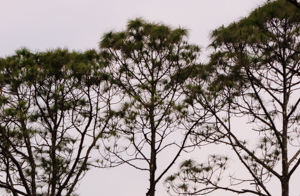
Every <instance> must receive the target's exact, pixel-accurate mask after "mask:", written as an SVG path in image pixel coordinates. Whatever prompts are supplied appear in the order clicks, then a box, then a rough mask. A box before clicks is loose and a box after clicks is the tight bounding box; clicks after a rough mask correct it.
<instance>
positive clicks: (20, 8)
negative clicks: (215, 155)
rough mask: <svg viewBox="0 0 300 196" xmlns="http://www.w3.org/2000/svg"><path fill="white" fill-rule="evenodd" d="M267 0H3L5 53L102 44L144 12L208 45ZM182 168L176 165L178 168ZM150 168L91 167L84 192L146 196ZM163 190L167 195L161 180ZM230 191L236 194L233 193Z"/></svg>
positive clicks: (1, 48)
mask: <svg viewBox="0 0 300 196" xmlns="http://www.w3.org/2000/svg"><path fill="white" fill-rule="evenodd" d="M263 2H264V0H185V1H183V0H151V1H150V0H106V1H104V0H85V1H83V0H82V1H80V0H51V1H50V0H0V28H1V29H0V56H1V57H4V56H7V55H11V54H13V52H14V51H15V50H16V49H19V48H20V47H27V48H29V49H31V50H32V51H44V50H46V49H54V48H57V47H67V48H69V49H71V50H82V51H83V50H86V49H91V48H98V42H99V41H100V38H101V36H102V35H103V34H104V33H105V32H108V31H110V30H122V29H124V28H125V26H126V22H127V21H128V20H129V19H134V18H136V17H143V18H144V19H145V20H148V21H155V22H163V23H165V24H168V25H171V26H173V27H178V26H181V27H185V28H187V29H189V32H190V36H189V37H190V42H192V43H195V44H198V45H200V46H202V47H203V50H205V47H206V46H207V44H208V43H209V39H208V37H209V33H210V31H211V30H213V29H215V28H217V27H219V26H221V25H223V24H225V25H226V24H229V23H230V22H232V21H234V20H238V19H239V18H241V17H243V16H246V15H247V14H248V13H249V12H250V11H251V10H253V9H254V8H255V7H256V6H258V5H259V4H261V3H263ZM179 162H180V161H179ZM176 169H177V167H176V166H175V168H173V171H174V170H176ZM147 188H148V173H146V172H141V171H136V170H135V169H133V168H130V167H129V166H122V167H119V168H116V169H110V170H106V169H104V170H103V169H101V170H100V169H98V170H91V171H90V173H88V174H87V176H86V177H85V178H84V180H83V181H82V183H81V186H80V188H79V193H80V195H81V196H87V195H88V196H99V195H103V196H110V195H112V196H119V195H120V196H121V195H128V196H129V195H130V196H140V195H145V193H146V190H147ZM157 195H158V196H165V195H167V193H166V192H165V188H164V187H163V186H162V185H161V184H160V185H159V186H158V187H157ZM229 195H230V194H229Z"/></svg>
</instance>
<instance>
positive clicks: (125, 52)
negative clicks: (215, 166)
mask: <svg viewBox="0 0 300 196" xmlns="http://www.w3.org/2000/svg"><path fill="white" fill-rule="evenodd" d="M100 47H101V49H102V56H103V57H104V61H105V64H107V65H108V66H109V70H110V71H109V73H110V75H111V76H112V78H113V80H112V81H113V83H114V84H115V85H117V86H118V88H119V89H120V90H121V92H122V93H120V95H121V94H122V100H121V101H120V103H121V105H122V106H121V107H120V108H119V110H117V111H116V112H115V113H116V114H117V116H118V118H119V123H118V125H117V126H116V127H114V128H113V130H114V133H116V134H117V135H119V136H120V137H117V138H116V141H115V144H113V147H112V148H110V147H108V148H107V149H108V150H107V151H108V153H109V154H113V155H114V157H115V158H117V159H114V158H110V161H111V163H112V164H113V165H116V164H117V165H118V164H122V163H127V164H129V165H131V166H133V167H135V168H137V169H140V170H146V171H148V172H149V182H150V183H149V184H150V186H149V190H148V192H147V194H146V195H149V196H154V195H155V186H156V184H157V183H158V182H159V181H160V179H161V178H162V176H163V175H165V173H166V172H167V171H168V170H169V169H170V168H171V166H172V165H174V163H175V161H176V159H177V158H178V157H179V155H180V154H181V152H182V151H183V150H184V149H185V148H186V147H187V146H188V136H189V134H190V132H191V131H192V128H193V126H195V124H196V122H194V123H187V122H185V120H186V115H187V114H188V111H187V109H186V107H185V105H186V104H185V103H184V102H183V97H184V96H183V95H184V94H183V90H182V89H181V83H182V80H184V78H186V75H187V74H188V72H187V71H186V70H185V69H186V68H187V67H191V66H192V67H193V66H195V65H196V60H197V59H198V55H199V48H198V47H197V46H195V45H191V44H188V42H187V31H186V30H185V29H182V28H176V29H173V28H171V27H169V26H166V25H163V24H159V23H149V22H146V21H144V20H143V19H136V20H131V21H129V22H128V25H127V29H126V30H125V31H121V32H109V33H107V34H105V35H104V36H103V38H102V41H101V42H100ZM183 72H184V74H182V73H183ZM182 76H185V77H182ZM180 132H181V133H182V134H181V133H180ZM172 136H173V138H172V139H171V138H170V137H172ZM123 138H126V141H124V140H123V141H122V139H123ZM120 140H121V141H122V142H120ZM169 148H171V149H172V151H173V153H170V150H169V153H168V154H169V155H170V154H172V156H171V157H170V158H169V156H168V157H167V156H166V155H168V154H166V153H165V151H168V149H169ZM174 152H175V153H174ZM163 153H165V154H164V160H163V162H164V165H165V166H164V167H165V168H161V167H160V168H159V165H161V162H160V161H159V159H158V156H159V155H160V154H163ZM108 156H109V157H111V155H108ZM143 162H144V163H145V164H143ZM158 168H159V170H158ZM158 172H159V173H158Z"/></svg>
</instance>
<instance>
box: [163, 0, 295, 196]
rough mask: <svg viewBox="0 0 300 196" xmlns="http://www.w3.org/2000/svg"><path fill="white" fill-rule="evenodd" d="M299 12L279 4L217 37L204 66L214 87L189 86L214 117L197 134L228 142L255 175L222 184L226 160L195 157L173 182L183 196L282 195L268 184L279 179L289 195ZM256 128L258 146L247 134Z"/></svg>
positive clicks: (280, 0) (197, 101) (267, 6)
mask: <svg viewBox="0 0 300 196" xmlns="http://www.w3.org/2000/svg"><path fill="white" fill-rule="evenodd" d="M299 14H300V10H299V9H297V8H296V7H294V6H292V5H290V4H289V3H287V2H286V1H284V0H278V1H274V2H270V3H267V4H265V5H264V6H262V7H259V8H257V9H255V10H254V11H253V12H252V13H250V15H249V16H248V17H246V18H244V19H241V20H240V21H238V22H234V23H232V24H230V25H228V26H227V27H224V26H222V27H220V28H219V29H217V30H215V31H213V32H212V34H211V37H212V43H211V47H213V48H214V49H215V52H214V53H213V54H212V55H211V60H210V63H208V64H207V65H204V68H205V69H206V70H207V72H209V74H210V77H209V79H208V80H206V81H207V84H206V85H204V86H199V85H197V83H195V82H192V83H190V84H189V85H188V86H187V87H188V88H189V92H188V93H189V95H190V96H191V97H192V99H193V104H194V105H201V106H202V107H204V108H205V109H206V110H207V111H209V113H210V114H212V115H213V116H214V117H213V121H211V123H212V125H211V126H209V127H203V129H202V130H201V131H199V132H198V134H197V136H198V137H200V138H206V140H207V141H208V142H211V143H219V144H224V145H229V146H230V147H231V148H232V150H233V152H234V153H235V155H236V156H237V158H238V159H239V161H240V163H241V165H242V166H244V168H245V169H246V171H247V172H248V174H249V175H248V176H239V175H237V174H236V175H230V179H228V182H229V183H228V184H227V185H223V184H222V183H221V182H220V179H221V178H222V174H223V173H224V172H225V170H226V169H227V168H228V167H230V166H229V165H228V158H227V157H224V156H223V155H217V156H212V157H211V158H210V161H209V162H208V163H201V164H199V163H197V162H194V161H191V160H188V161H186V162H184V163H183V164H182V166H181V172H179V173H178V174H175V175H173V176H171V177H170V178H168V179H167V181H168V182H169V184H170V186H171V188H173V190H174V191H175V192H176V193H177V194H180V193H182V194H186V193H189V194H191V195H203V194H207V193H210V192H212V191H215V190H225V191H232V192H234V193H238V194H242V193H252V194H254V195H268V196H270V195H273V194H275V193H273V189H272V188H269V187H268V185H267V183H268V182H269V181H270V180H272V179H274V178H275V179H277V180H278V181H279V182H280V184H281V195H282V196H287V195H289V190H290V187H289V181H290V179H291V176H292V175H293V174H295V171H296V169H297V168H298V167H299V164H300V159H299V157H298V156H299V152H300V151H299V147H298V146H299V130H298V125H299V107H298V105H299V103H300V99H299V96H298V95H299V79H300V78H299V71H298V70H299V49H300V48H299V47H300V44H299V33H300V31H299V30H300V28H299V24H300V23H299V22H300V21H299V20H300V17H299V16H300V15H299ZM204 68H203V69H201V70H205V69H204ZM201 75H203V74H201ZM199 89H200V90H199ZM238 119H246V121H247V124H248V126H243V127H240V126H241V125H240V126H234V124H238V122H237V120H238ZM246 129H247V131H246ZM250 131H251V132H252V133H249V134H251V135H252V136H254V139H255V138H259V141H258V143H256V145H255V146H256V147H255V148H253V147H252V146H253V143H251V142H250V141H251V140H250V138H249V137H248V138H245V137H242V136H241V132H243V133H244V134H247V133H248V132H250ZM207 135H209V137H208V136H207ZM177 180H179V181H177ZM249 183H250V185H249Z"/></svg>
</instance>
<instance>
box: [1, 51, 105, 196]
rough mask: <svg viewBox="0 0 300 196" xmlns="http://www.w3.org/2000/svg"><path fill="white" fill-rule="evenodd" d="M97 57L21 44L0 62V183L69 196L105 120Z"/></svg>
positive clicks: (31, 194) (16, 190)
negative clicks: (45, 50) (33, 51)
mask: <svg viewBox="0 0 300 196" xmlns="http://www.w3.org/2000/svg"><path fill="white" fill-rule="evenodd" d="M97 58H98V55H97V53H96V52H95V51H93V50H91V51H86V52H84V53H77V52H69V51H68V50H63V49H58V50H54V51H48V52H38V53H36V54H34V53H31V52H30V51H29V50H28V49H25V48H24V49H21V50H18V51H16V54H15V55H12V56H9V57H7V58H2V59H0V68H1V70H0V78H1V95H0V135H1V137H0V173H1V177H0V187H2V188H4V189H5V190H6V191H8V192H10V193H11V194H12V195H14V196H16V195H26V196H37V195H49V196H60V195H75V190H76V188H77V185H78V182H79V180H80V179H81V178H82V177H83V176H84V174H85V173H86V171H87V170H88V169H89V164H90V163H91V161H92V160H91V158H90V154H91V152H92V151H93V149H94V148H95V147H96V142H97V140H98V139H99V137H100V135H101V133H102V132H103V130H104V129H105V127H106V126H107V124H108V121H109V119H110V116H109V113H108V112H107V111H108V106H109V102H108V100H110V98H111V97H110V95H109V94H108V93H107V92H108V90H107V88H109V84H108V83H107V79H108V76H107V75H106V74H105V73H104V72H103V71H102V69H101V67H100V66H99V64H98V63H97Z"/></svg>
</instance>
